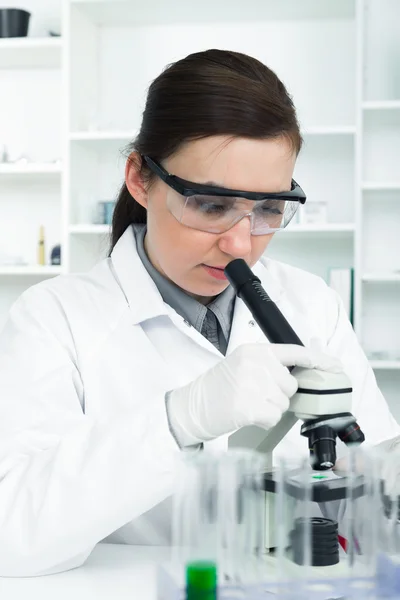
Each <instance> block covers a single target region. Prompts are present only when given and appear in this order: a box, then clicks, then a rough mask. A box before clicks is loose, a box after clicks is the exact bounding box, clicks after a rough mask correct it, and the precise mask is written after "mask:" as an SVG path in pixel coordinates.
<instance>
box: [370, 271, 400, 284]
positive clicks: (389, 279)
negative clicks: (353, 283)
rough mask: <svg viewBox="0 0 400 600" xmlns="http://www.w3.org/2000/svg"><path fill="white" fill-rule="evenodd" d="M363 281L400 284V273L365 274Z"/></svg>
mask: <svg viewBox="0 0 400 600" xmlns="http://www.w3.org/2000/svg"><path fill="white" fill-rule="evenodd" d="M362 280H363V281H365V282H366V283H400V272H399V273H396V272H394V273H393V272H390V271H389V272H387V273H365V274H364V275H363V276H362Z"/></svg>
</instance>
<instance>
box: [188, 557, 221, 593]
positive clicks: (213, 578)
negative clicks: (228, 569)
mask: <svg viewBox="0 0 400 600" xmlns="http://www.w3.org/2000/svg"><path fill="white" fill-rule="evenodd" d="M186 600H217V566H216V564H215V563H214V562H212V561H205V560H199V561H193V562H190V563H188V564H187V565H186Z"/></svg>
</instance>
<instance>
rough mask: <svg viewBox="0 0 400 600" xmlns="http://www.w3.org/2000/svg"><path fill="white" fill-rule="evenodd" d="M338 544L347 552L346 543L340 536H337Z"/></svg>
mask: <svg viewBox="0 0 400 600" xmlns="http://www.w3.org/2000/svg"><path fill="white" fill-rule="evenodd" d="M338 540H339V544H340V545H341V547H342V548H343V550H344V551H345V552H347V546H348V541H347V540H346V538H344V537H343V536H342V535H338Z"/></svg>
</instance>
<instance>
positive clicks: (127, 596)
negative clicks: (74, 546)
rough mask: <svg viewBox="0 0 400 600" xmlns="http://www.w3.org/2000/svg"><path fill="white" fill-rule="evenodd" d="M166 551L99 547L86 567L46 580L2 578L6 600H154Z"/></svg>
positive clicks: (0, 595) (0, 583) (0, 586)
mask: <svg viewBox="0 0 400 600" xmlns="http://www.w3.org/2000/svg"><path fill="white" fill-rule="evenodd" d="M167 557H168V550H167V549H165V548H155V547H141V546H126V545H120V544H98V545H97V546H96V548H95V549H94V550H93V552H92V554H91V555H90V556H89V558H88V560H87V561H86V563H85V564H84V565H83V566H82V567H79V568H78V569H74V570H72V571H67V572H66V573H60V574H57V575H48V576H44V577H27V578H6V577H1V578H0V598H2V599H4V600H136V599H137V600H155V599H156V597H157V595H156V577H155V573H156V565H157V564H158V563H160V562H162V561H163V560H165V559H166V558H167Z"/></svg>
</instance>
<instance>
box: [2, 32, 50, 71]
mask: <svg viewBox="0 0 400 600" xmlns="http://www.w3.org/2000/svg"><path fill="white" fill-rule="evenodd" d="M61 49H62V40H61V38H59V37H46V38H41V37H27V38H2V39H0V69H26V68H57V67H58V68H59V67H60V64H61Z"/></svg>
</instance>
